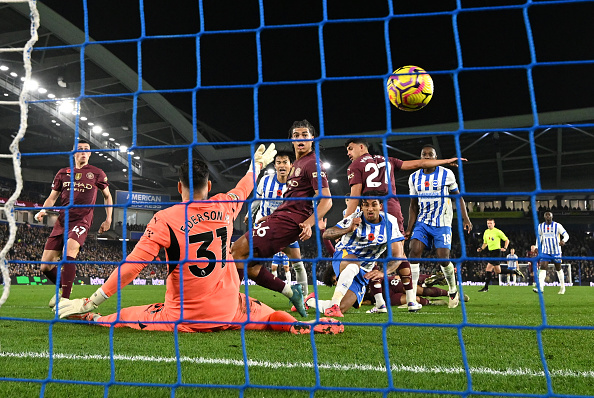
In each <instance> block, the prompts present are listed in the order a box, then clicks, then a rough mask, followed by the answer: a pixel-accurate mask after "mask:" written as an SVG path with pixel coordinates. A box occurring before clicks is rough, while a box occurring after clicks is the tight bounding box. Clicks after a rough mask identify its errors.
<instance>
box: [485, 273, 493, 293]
mask: <svg viewBox="0 0 594 398" xmlns="http://www.w3.org/2000/svg"><path fill="white" fill-rule="evenodd" d="M492 277H493V271H487V272H486V273H485V289H488V288H489V283H491V278H492Z"/></svg>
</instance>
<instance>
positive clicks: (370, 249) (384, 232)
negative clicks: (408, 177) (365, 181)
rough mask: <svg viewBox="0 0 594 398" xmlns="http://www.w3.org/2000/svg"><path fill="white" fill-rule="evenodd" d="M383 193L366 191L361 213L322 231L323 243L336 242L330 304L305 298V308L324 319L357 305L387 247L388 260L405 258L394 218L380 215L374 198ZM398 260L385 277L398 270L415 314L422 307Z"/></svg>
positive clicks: (340, 315) (374, 276) (381, 212)
mask: <svg viewBox="0 0 594 398" xmlns="http://www.w3.org/2000/svg"><path fill="white" fill-rule="evenodd" d="M383 195H384V193H383V192H379V191H369V192H366V194H365V196H369V197H366V198H364V199H363V200H362V204H361V209H362V214H361V213H353V214H351V215H350V216H349V217H346V218H344V219H343V220H342V221H340V222H339V223H338V224H337V225H336V226H334V227H332V228H329V229H327V230H326V231H324V235H323V237H324V239H330V240H334V239H337V238H340V241H339V242H338V244H337V245H336V251H335V253H334V258H333V260H332V267H333V268H334V272H335V273H336V275H338V280H337V284H336V288H335V289H334V294H333V296H332V299H331V300H318V301H317V302H316V299H315V297H314V296H313V294H310V295H309V296H308V297H306V300H305V304H306V305H307V306H309V307H317V308H318V309H319V311H320V312H321V313H323V314H324V315H326V316H334V317H342V316H344V315H343V312H344V311H347V310H348V309H349V308H351V307H352V306H353V305H355V304H360V303H361V301H362V300H363V296H364V295H365V291H366V289H367V281H368V280H374V279H378V276H377V275H378V273H379V272H380V271H378V270H373V268H374V266H375V260H377V259H378V258H379V257H380V256H381V255H382V254H383V253H384V252H385V251H386V249H387V247H388V244H390V246H391V251H392V257H394V258H400V259H402V258H405V256H404V250H403V249H402V245H401V244H399V242H402V241H403V240H404V237H403V236H402V234H401V233H400V229H399V228H398V220H397V219H396V217H394V216H392V215H390V214H387V213H384V212H383V203H382V201H381V199H378V197H381V196H383ZM401 262H402V261H401V260H392V261H390V262H388V265H387V270H388V273H393V272H396V270H398V272H399V273H400V276H401V278H402V280H403V283H404V285H405V289H406V297H407V302H408V303H409V310H410V311H413V312H414V311H417V310H419V309H420V308H422V305H420V304H418V303H417V302H416V293H415V291H414V290H413V289H412V284H411V283H410V280H411V279H410V268H405V269H404V270H403V269H400V268H399V267H400V264H401Z"/></svg>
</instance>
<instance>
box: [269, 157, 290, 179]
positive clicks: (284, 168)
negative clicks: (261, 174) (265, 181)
mask: <svg viewBox="0 0 594 398" xmlns="http://www.w3.org/2000/svg"><path fill="white" fill-rule="evenodd" d="M293 158H294V155H293V153H291V152H289V151H278V152H277V153H276V155H275V156H274V170H276V175H277V176H278V177H281V178H286V177H288V176H289V172H290V171H291V165H292V164H293Z"/></svg>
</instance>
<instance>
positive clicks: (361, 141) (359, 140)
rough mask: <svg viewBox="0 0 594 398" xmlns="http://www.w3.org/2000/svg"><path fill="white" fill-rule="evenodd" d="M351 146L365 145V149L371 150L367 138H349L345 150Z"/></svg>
mask: <svg viewBox="0 0 594 398" xmlns="http://www.w3.org/2000/svg"><path fill="white" fill-rule="evenodd" d="M350 144H363V145H365V148H368V149H369V142H367V140H366V139H365V138H362V137H355V138H349V139H348V140H347V141H346V142H345V143H344V147H345V148H348V147H349V145H350Z"/></svg>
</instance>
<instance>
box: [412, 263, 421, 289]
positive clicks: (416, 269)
mask: <svg viewBox="0 0 594 398" xmlns="http://www.w3.org/2000/svg"><path fill="white" fill-rule="evenodd" d="M420 273H421V265H420V264H419V263H415V264H412V263H411V264H410V278H411V279H412V285H413V289H414V287H415V286H417V284H418V283H419V274H420Z"/></svg>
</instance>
